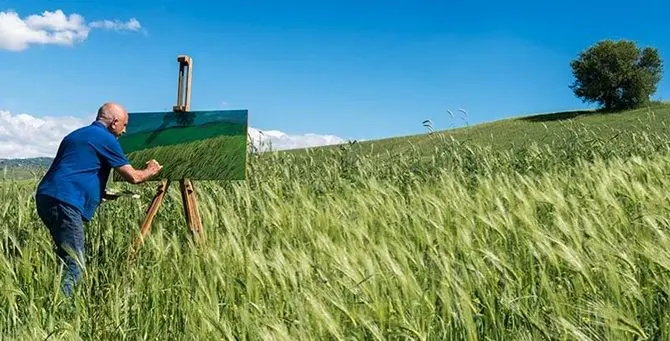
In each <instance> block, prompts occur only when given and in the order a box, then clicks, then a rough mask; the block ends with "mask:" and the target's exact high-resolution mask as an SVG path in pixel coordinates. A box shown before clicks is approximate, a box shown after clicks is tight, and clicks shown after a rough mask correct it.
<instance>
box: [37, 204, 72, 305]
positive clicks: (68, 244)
mask: <svg viewBox="0 0 670 341" xmlns="http://www.w3.org/2000/svg"><path fill="white" fill-rule="evenodd" d="M35 202H36V204H37V214H38V215H39V216H40V219H42V222H44V224H45V225H46V227H47V228H48V230H49V233H51V237H52V238H53V241H54V244H55V251H56V254H57V255H58V257H59V258H60V259H61V260H62V261H63V262H64V263H65V271H64V275H63V280H62V290H63V293H64V294H65V295H66V296H70V295H72V292H73V290H74V287H75V285H76V284H77V282H79V279H80V278H81V273H82V269H83V266H84V221H83V219H82V216H81V213H80V212H79V210H77V209H76V208H74V207H72V206H71V205H68V204H66V203H64V202H61V201H59V200H57V199H54V198H51V197H48V196H42V195H37V196H36V197H35Z"/></svg>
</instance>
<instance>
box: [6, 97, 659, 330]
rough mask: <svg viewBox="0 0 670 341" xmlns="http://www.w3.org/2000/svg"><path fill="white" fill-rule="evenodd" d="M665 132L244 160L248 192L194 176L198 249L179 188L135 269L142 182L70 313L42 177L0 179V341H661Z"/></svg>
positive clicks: (602, 127)
mask: <svg viewBox="0 0 670 341" xmlns="http://www.w3.org/2000/svg"><path fill="white" fill-rule="evenodd" d="M669 119H670V107H668V106H661V107H656V108H651V109H644V110H638V111H634V112H628V113H624V114H612V116H609V118H608V117H607V116H604V115H586V116H585V117H576V118H573V119H567V118H566V119H564V120H563V121H561V122H559V121H551V122H550V121H547V122H546V123H545V122H535V121H529V120H527V121H521V120H508V121H505V122H499V123H496V124H493V125H482V126H481V127H476V126H475V127H470V128H464V129H462V130H454V131H443V132H436V133H433V134H426V135H423V136H422V137H412V138H407V139H395V140H388V141H378V142H370V143H368V142H366V143H352V144H345V145H342V146H335V147H324V148H317V149H314V150H305V151H293V152H270V153H260V154H257V153H252V154H250V155H249V163H248V177H247V180H246V181H243V182H242V181H233V182H205V181H196V182H195V186H196V189H197V191H198V198H199V205H200V210H201V214H202V217H203V225H204V228H205V232H206V234H207V235H206V238H207V239H206V241H205V243H204V244H202V245H197V244H195V243H193V242H191V237H190V235H189V230H188V228H187V227H186V225H185V222H184V216H183V211H182V208H181V198H180V196H179V192H178V189H177V188H175V187H174V186H173V188H171V189H170V192H169V196H168V197H167V198H166V202H165V203H164V205H163V206H162V207H161V210H160V211H159V213H158V215H157V217H156V220H155V222H154V227H153V229H152V231H151V233H150V235H149V238H148V239H147V241H146V242H145V244H144V246H143V247H142V249H141V251H140V253H139V255H138V257H137V259H135V260H134V261H129V260H128V253H129V248H130V246H131V244H132V242H133V239H134V238H135V236H136V235H137V233H138V230H139V224H140V223H141V221H142V219H143V218H144V212H145V210H146V208H147V206H148V204H149V202H150V200H151V197H152V195H153V192H154V190H155V183H150V184H147V185H143V186H140V187H139V188H140V190H141V191H142V199H141V200H133V199H125V198H123V199H119V200H117V201H115V202H108V203H104V204H103V205H102V206H101V207H100V209H99V211H98V214H97V215H96V217H95V219H94V220H93V221H92V222H91V223H90V224H89V225H88V226H87V230H86V237H87V249H86V257H87V259H86V260H87V273H86V275H85V279H84V281H83V282H82V284H81V286H80V287H79V290H78V292H77V293H76V295H75V297H74V299H73V300H71V301H69V300H67V299H65V298H64V297H63V296H62V295H61V294H60V291H59V277H58V271H59V268H58V265H57V262H56V258H55V256H54V254H53V253H52V252H51V244H50V243H51V242H50V239H49V237H48V233H47V232H46V229H45V228H44V227H43V226H42V225H41V223H40V222H39V220H38V218H37V215H36V213H35V209H34V203H33V200H32V191H33V189H34V187H35V181H36V180H35V179H33V180H22V181H4V182H0V197H1V198H2V200H1V201H0V242H1V243H0V250H1V251H2V252H0V280H1V285H0V339H2V340H668V339H670V303H669V301H668V296H669V291H670V220H669V216H670V215H669V213H670V195H669V189H670V138H669V136H668V134H667V131H666V128H665V124H666V122H667V121H668V120H669ZM599 120H602V121H606V120H609V121H608V122H611V124H610V125H606V124H597V122H600V121H599ZM627 120H628V121H627ZM622 122H624V123H622ZM626 122H628V123H626ZM491 127H493V128H491ZM523 127H525V128H523ZM482 129H489V132H490V135H491V139H490V140H489V134H488V133H486V134H485V133H483V131H484V130H482ZM515 129H516V130H515ZM523 129H525V130H523ZM496 132H499V133H500V134H499V135H496V136H494V134H495V133H496ZM515 132H516V133H515ZM478 134H479V135H480V136H481V137H480V138H473V139H470V138H467V137H468V136H469V137H473V136H474V137H476V136H478ZM505 134H507V135H505ZM505 136H507V137H505ZM513 136H516V137H517V138H518V139H517V140H513ZM496 137H497V139H496ZM403 141H404V142H403ZM488 141H497V143H496V144H488ZM391 145H394V146H396V147H393V148H392V147H391ZM501 146H504V147H501ZM166 167H167V166H166ZM115 185H116V186H122V187H125V186H127V187H128V188H138V187H133V186H131V185H128V184H123V185H120V184H116V183H115Z"/></svg>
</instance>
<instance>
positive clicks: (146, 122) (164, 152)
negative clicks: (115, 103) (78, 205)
mask: <svg viewBox="0 0 670 341" xmlns="http://www.w3.org/2000/svg"><path fill="white" fill-rule="evenodd" d="M247 121H248V114H247V110H223V111H195V112H188V113H175V112H162V113H160V112H157V113H131V114H129V122H128V127H127V132H126V134H124V135H123V136H122V137H121V138H120V139H119V142H120V143H121V147H122V148H123V150H124V152H125V153H126V154H127V155H128V158H129V160H130V162H131V164H132V165H133V166H134V167H135V168H144V167H145V164H146V162H147V161H149V160H151V159H156V161H158V162H159V163H160V164H161V165H163V170H162V171H161V173H160V174H159V175H158V176H156V177H154V179H153V180H160V179H169V180H180V179H184V178H189V179H192V180H244V179H245V177H246V159H247ZM115 179H118V177H115Z"/></svg>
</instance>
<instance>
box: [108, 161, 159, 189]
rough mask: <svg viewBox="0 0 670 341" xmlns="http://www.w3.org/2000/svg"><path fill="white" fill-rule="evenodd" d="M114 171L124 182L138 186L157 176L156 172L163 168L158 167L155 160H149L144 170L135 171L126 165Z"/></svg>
mask: <svg viewBox="0 0 670 341" xmlns="http://www.w3.org/2000/svg"><path fill="white" fill-rule="evenodd" d="M114 169H115V170H116V172H117V173H119V175H121V177H123V178H124V179H125V180H126V181H128V182H130V183H132V184H139V183H142V182H145V181H147V180H148V179H149V178H151V177H152V176H154V175H156V174H158V172H160V170H161V169H163V166H161V165H159V164H158V162H156V160H151V161H149V162H147V167H146V168H145V169H135V168H134V167H133V166H131V165H130V164H126V165H123V166H121V167H117V168H114Z"/></svg>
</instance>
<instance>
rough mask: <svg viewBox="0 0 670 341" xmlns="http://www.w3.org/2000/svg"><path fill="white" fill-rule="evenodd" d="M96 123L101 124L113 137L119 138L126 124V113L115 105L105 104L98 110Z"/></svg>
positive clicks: (119, 106) (122, 108)
mask: <svg viewBox="0 0 670 341" xmlns="http://www.w3.org/2000/svg"><path fill="white" fill-rule="evenodd" d="M96 121H98V122H100V123H102V124H104V125H105V127H107V129H108V130H109V131H110V132H112V133H113V134H114V135H115V136H117V137H118V136H121V134H123V132H125V130H126V125H127V124H128V112H127V111H126V109H125V108H124V107H122V106H121V105H119V104H116V103H105V104H103V105H102V106H101V107H100V109H98V115H97V117H96Z"/></svg>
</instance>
